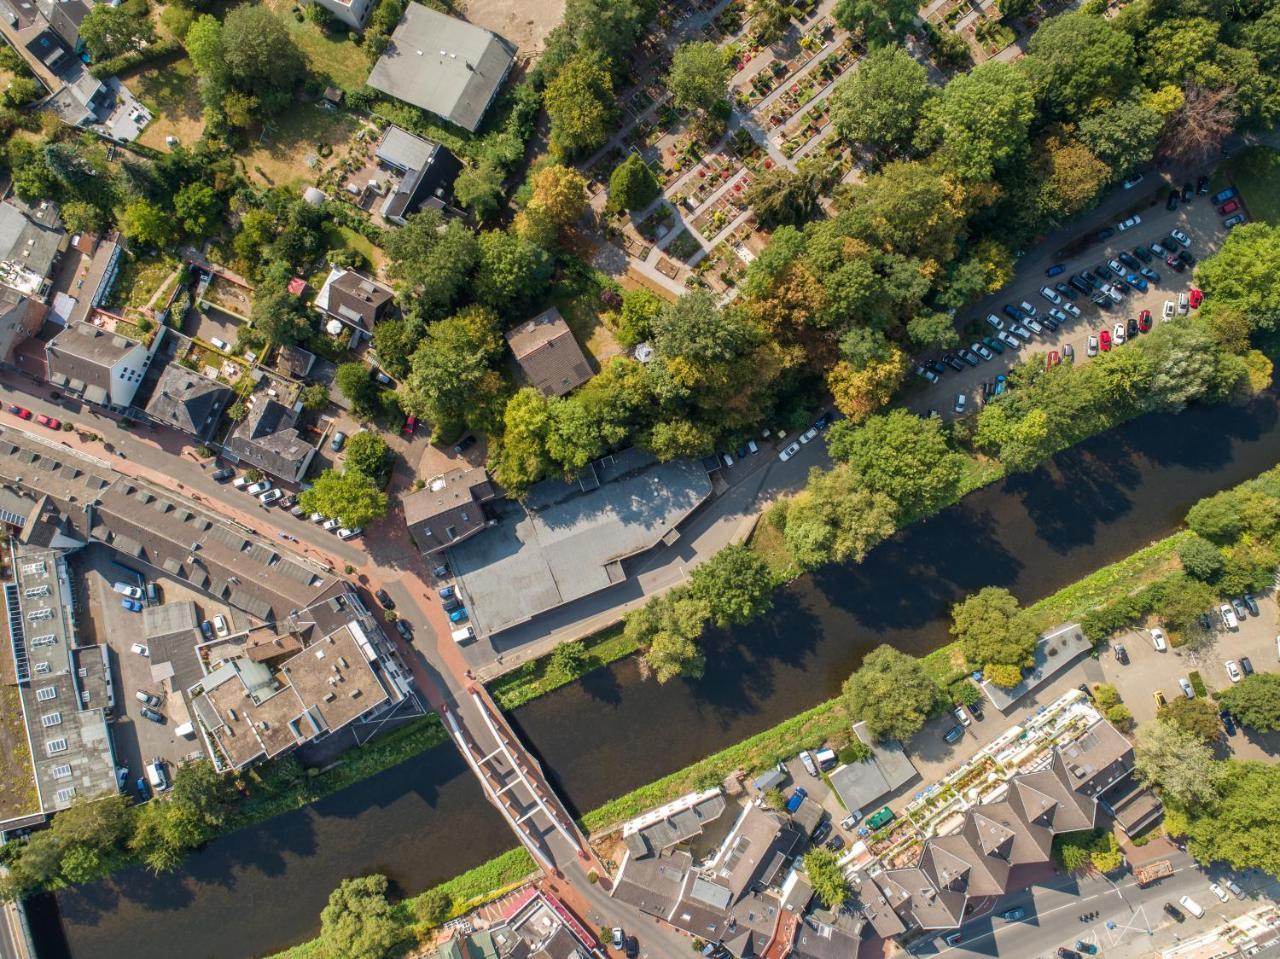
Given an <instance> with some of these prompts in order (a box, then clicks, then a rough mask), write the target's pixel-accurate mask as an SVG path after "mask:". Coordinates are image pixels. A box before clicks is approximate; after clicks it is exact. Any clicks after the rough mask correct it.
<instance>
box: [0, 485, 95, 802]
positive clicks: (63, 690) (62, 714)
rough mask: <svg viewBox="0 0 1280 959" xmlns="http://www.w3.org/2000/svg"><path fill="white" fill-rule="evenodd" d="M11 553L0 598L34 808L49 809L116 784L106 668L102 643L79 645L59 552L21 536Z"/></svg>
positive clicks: (36, 498) (71, 597)
mask: <svg viewBox="0 0 1280 959" xmlns="http://www.w3.org/2000/svg"><path fill="white" fill-rule="evenodd" d="M31 499H32V502H38V501H41V500H42V499H43V497H39V496H38V495H31ZM5 519H6V521H9V520H10V516H6V517H5ZM9 525H10V526H12V525H13V524H12V523H10V524H9ZM23 526H24V528H26V529H28V530H30V529H31V527H30V526H28V525H27V524H25V523H24V524H23ZM9 558H10V561H11V564H12V570H13V579H12V580H11V581H9V582H6V583H5V584H4V599H5V611H6V614H7V615H8V619H9V640H10V644H11V645H10V651H11V653H12V656H13V665H14V674H15V678H16V683H17V685H18V689H19V692H20V695H21V701H22V719H23V723H24V724H25V726H26V731H27V741H28V745H29V746H30V750H31V763H32V767H33V773H34V776H35V784H36V792H37V795H38V799H39V812H41V813H44V814H46V815H48V814H49V813H53V812H56V811H57V810H60V809H66V808H67V807H68V806H70V805H71V804H72V803H74V802H76V801H78V800H84V799H92V798H94V797H98V796H106V795H112V794H114V793H116V792H118V791H119V788H120V787H119V782H118V780H117V779H116V762H115V753H114V750H113V748H112V743H111V733H110V730H109V729H108V726H107V720H108V718H109V716H110V714H111V710H112V708H113V706H114V698H113V691H112V688H111V674H110V669H109V664H108V659H107V651H106V650H105V649H103V648H102V647H99V646H96V645H95V646H89V647H77V644H76V622H75V601H74V595H73V592H72V588H71V578H70V576H69V574H68V572H67V566H66V561H65V560H64V558H63V555H62V552H61V551H60V550H58V549H56V548H51V547H49V546H43V545H35V544H31V543H24V542H21V538H19V539H18V540H12V541H10V544H9Z"/></svg>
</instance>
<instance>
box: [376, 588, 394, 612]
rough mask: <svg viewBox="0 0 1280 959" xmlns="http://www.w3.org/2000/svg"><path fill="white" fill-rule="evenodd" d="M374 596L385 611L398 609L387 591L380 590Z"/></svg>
mask: <svg viewBox="0 0 1280 959" xmlns="http://www.w3.org/2000/svg"><path fill="white" fill-rule="evenodd" d="M373 595H374V596H375V597H376V598H377V600H378V602H379V603H381V604H382V608H383V609H395V608H396V601H395V600H394V599H392V598H391V594H390V593H388V592H387V591H386V590H385V589H380V590H378V591H377V592H375V593H374V594H373Z"/></svg>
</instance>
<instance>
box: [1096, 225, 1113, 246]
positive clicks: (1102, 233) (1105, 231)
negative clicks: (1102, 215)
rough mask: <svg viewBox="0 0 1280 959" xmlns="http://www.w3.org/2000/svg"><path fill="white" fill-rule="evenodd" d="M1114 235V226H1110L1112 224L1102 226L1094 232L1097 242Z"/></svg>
mask: <svg viewBox="0 0 1280 959" xmlns="http://www.w3.org/2000/svg"><path fill="white" fill-rule="evenodd" d="M1115 235H1116V230H1115V227H1112V226H1104V227H1103V228H1102V229H1101V230H1099V231H1098V232H1097V234H1096V236H1097V238H1098V242H1099V243H1101V242H1102V241H1103V240H1109V239H1111V238H1112V237H1113V236H1115Z"/></svg>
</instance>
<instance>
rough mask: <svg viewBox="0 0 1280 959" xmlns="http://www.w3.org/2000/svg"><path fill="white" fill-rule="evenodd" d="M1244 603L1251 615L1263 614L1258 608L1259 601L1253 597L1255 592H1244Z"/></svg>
mask: <svg viewBox="0 0 1280 959" xmlns="http://www.w3.org/2000/svg"><path fill="white" fill-rule="evenodd" d="M1243 599H1244V604H1245V606H1246V607H1248V609H1249V615H1250V616H1261V615H1262V611H1261V610H1260V609H1258V601H1257V600H1256V599H1254V598H1253V593H1245V594H1244V597H1243Z"/></svg>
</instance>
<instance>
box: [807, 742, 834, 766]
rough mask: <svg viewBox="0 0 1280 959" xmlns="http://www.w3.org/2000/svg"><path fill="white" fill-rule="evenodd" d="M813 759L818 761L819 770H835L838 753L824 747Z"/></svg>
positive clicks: (815, 753)
mask: <svg viewBox="0 0 1280 959" xmlns="http://www.w3.org/2000/svg"><path fill="white" fill-rule="evenodd" d="M813 758H814V759H816V760H817V761H818V768H819V769H824V770H825V769H831V768H833V767H834V766H835V764H836V762H837V761H838V757H837V756H836V751H835V750H834V749H830V748H829V747H827V746H823V747H822V748H821V749H819V750H817V751H816V752H814V754H813Z"/></svg>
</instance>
